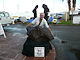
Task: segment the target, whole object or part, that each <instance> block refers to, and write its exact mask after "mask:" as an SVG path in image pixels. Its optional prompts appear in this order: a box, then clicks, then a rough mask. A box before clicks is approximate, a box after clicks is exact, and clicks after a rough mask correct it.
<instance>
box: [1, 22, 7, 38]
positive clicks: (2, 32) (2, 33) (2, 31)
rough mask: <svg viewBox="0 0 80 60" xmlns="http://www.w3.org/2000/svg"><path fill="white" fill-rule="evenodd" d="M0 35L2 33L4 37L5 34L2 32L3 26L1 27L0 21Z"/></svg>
mask: <svg viewBox="0 0 80 60" xmlns="http://www.w3.org/2000/svg"><path fill="white" fill-rule="evenodd" d="M0 35H4V38H6V35H5V33H4V30H3V27H2V24H1V23H0Z"/></svg>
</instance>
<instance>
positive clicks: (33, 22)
mask: <svg viewBox="0 0 80 60" xmlns="http://www.w3.org/2000/svg"><path fill="white" fill-rule="evenodd" d="M35 22H36V19H34V20H33V21H32V22H31V23H29V24H28V25H27V27H29V26H31V25H32V24H35Z"/></svg>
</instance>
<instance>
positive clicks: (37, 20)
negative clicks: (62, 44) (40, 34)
mask: <svg viewBox="0 0 80 60" xmlns="http://www.w3.org/2000/svg"><path fill="white" fill-rule="evenodd" d="M44 16H45V15H44V13H40V17H38V18H35V19H34V21H32V23H30V24H28V25H27V27H29V26H31V25H32V24H33V25H34V27H35V26H37V25H39V23H40V22H41V24H40V26H41V27H42V28H44V27H46V28H48V29H49V31H51V29H50V27H49V25H48V23H47V21H46V20H45V19H44ZM51 33H52V31H51Z"/></svg>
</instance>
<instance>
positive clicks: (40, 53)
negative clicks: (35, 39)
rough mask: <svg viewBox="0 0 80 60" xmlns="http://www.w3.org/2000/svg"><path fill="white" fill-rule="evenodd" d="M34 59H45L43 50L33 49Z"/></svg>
mask: <svg viewBox="0 0 80 60" xmlns="http://www.w3.org/2000/svg"><path fill="white" fill-rule="evenodd" d="M34 57H45V48H44V47H34Z"/></svg>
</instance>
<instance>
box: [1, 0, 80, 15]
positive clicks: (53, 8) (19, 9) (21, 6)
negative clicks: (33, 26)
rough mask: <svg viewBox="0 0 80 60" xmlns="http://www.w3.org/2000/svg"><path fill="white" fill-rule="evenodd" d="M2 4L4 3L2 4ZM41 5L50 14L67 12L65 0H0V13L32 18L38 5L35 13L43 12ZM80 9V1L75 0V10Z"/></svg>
mask: <svg viewBox="0 0 80 60" xmlns="http://www.w3.org/2000/svg"><path fill="white" fill-rule="evenodd" d="M3 2H4V3H3ZM42 4H46V5H47V6H48V8H49V9H50V13H58V12H65V11H68V5H67V0H65V1H64V2H61V0H0V11H3V10H5V11H7V12H9V13H10V14H11V15H26V16H33V13H32V10H33V9H34V7H35V6H36V5H39V8H38V9H37V12H38V13H40V12H43V11H44V10H43V8H42ZM79 7H80V0H77V6H76V9H77V8H79Z"/></svg>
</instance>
